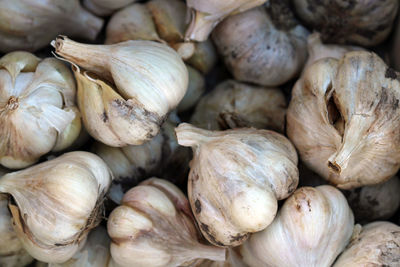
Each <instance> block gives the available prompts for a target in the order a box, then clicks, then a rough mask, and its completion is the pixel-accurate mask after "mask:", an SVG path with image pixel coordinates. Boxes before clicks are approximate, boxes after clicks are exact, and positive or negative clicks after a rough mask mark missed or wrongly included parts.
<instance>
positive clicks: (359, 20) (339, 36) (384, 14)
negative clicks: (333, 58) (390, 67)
mask: <svg viewBox="0 0 400 267" xmlns="http://www.w3.org/2000/svg"><path fill="white" fill-rule="evenodd" d="M293 4H294V9H295V11H296V13H297V15H298V16H299V17H300V18H301V19H302V20H303V21H304V22H305V23H306V24H308V25H309V26H310V27H312V28H313V29H314V30H316V31H318V32H320V33H321V35H322V39H323V40H324V41H328V42H334V43H340V44H344V43H353V44H358V45H362V46H374V45H377V44H379V43H381V42H383V41H384V40H385V39H386V37H387V36H388V35H389V33H390V32H391V29H392V24H393V21H394V19H395V17H396V14H397V10H398V7H399V2H398V0H383V1H375V0H364V1H341V0H333V1H332V0H322V1H319V0H318V1H317V0H294V1H293Z"/></svg>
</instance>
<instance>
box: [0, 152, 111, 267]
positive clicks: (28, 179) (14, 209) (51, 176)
mask: <svg viewBox="0 0 400 267" xmlns="http://www.w3.org/2000/svg"><path fill="white" fill-rule="evenodd" d="M110 183H111V175H110V172H109V170H108V168H107V166H106V164H105V163H104V162H103V161H102V160H101V159H100V158H99V157H97V156H96V155H94V154H91V153H88V152H80V151H78V152H71V153H66V154H64V155H62V156H60V157H58V158H56V159H53V160H50V161H47V162H44V163H41V164H38V165H35V166H33V167H30V168H27V169H24V170H22V171H17V172H13V173H9V174H6V175H4V176H3V177H2V178H1V179H0V192H1V193H7V194H10V195H11V196H12V198H13V200H14V201H15V202H11V203H10V204H9V209H10V210H11V214H12V218H13V226H14V230H15V232H16V234H17V236H18V238H19V240H20V241H21V242H22V245H23V247H24V248H25V249H26V250H27V251H28V252H29V254H30V255H32V257H34V258H35V259H37V260H40V261H44V262H50V263H62V262H65V261H67V260H69V259H70V258H71V257H72V256H73V255H74V254H75V252H77V251H78V250H79V248H80V247H81V246H83V245H84V243H85V240H86V237H87V234H88V232H89V231H90V229H92V228H94V227H96V226H97V225H98V223H99V222H100V216H101V212H102V203H103V199H104V195H105V194H106V192H107V190H108V187H109V186H110Z"/></svg>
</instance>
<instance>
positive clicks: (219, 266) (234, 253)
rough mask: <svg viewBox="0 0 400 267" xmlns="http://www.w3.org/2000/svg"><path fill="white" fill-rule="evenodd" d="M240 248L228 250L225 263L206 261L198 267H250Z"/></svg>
mask: <svg viewBox="0 0 400 267" xmlns="http://www.w3.org/2000/svg"><path fill="white" fill-rule="evenodd" d="M239 248H240V247H236V248H227V249H226V254H227V255H226V260H225V261H212V260H204V261H203V262H202V263H201V264H200V265H198V267H248V266H247V264H245V263H244V262H243V259H242V255H240V251H239Z"/></svg>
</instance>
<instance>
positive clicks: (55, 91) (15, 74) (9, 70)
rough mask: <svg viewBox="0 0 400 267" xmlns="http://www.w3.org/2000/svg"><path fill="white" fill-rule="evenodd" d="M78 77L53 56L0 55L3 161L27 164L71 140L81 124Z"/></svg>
mask: <svg viewBox="0 0 400 267" xmlns="http://www.w3.org/2000/svg"><path fill="white" fill-rule="evenodd" d="M75 90H76V89H75V81H74V78H73V77H72V74H71V72H70V71H69V69H68V68H67V67H66V66H65V65H64V64H63V63H62V62H60V61H58V60H56V59H54V58H46V59H43V60H41V59H39V58H37V57H36V56H34V55H33V54H31V53H28V52H11V53H8V54H6V55H5V56H3V57H2V58H1V59H0V124H1V125H2V127H1V130H0V164H2V165H3V166H5V167H7V168H14V169H17V168H24V167H27V166H29V165H31V164H33V163H35V162H36V161H37V160H38V159H39V157H41V156H42V155H44V154H46V153H48V152H50V151H51V150H57V151H59V150H62V149H64V148H66V147H68V146H69V145H71V144H72V143H73V142H74V141H75V139H76V138H77V137H78V135H79V132H80V129H81V121H80V117H79V111H78V110H77V108H76V106H75V105H76V104H75V94H76V91H75Z"/></svg>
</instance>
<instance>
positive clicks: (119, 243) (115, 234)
mask: <svg viewBox="0 0 400 267" xmlns="http://www.w3.org/2000/svg"><path fill="white" fill-rule="evenodd" d="M107 229H108V234H109V236H110V237H111V240H112V241H111V248H110V249H111V256H112V258H113V261H114V262H115V263H116V264H117V265H118V266H121V267H124V266H127V267H128V266H135V267H142V266H143V267H145V266H146V267H161V266H165V267H167V266H168V267H173V266H192V265H191V264H193V263H194V262H196V261H198V260H201V259H211V260H217V261H218V260H224V259H225V249H222V248H218V247H214V246H211V245H204V244H202V243H200V239H199V234H198V232H197V229H196V226H195V222H194V219H193V216H192V213H191V210H190V206H189V203H188V200H187V198H186V197H185V195H184V194H183V193H182V192H181V191H180V190H179V189H178V188H177V187H176V186H175V185H173V184H172V183H170V182H168V181H166V180H162V179H158V178H150V179H148V180H145V181H144V182H142V183H141V184H139V185H138V186H136V187H134V188H132V189H131V190H129V191H128V192H127V193H126V194H125V195H124V197H123V199H122V204H121V206H119V207H117V208H116V209H114V210H113V211H112V213H111V214H110V216H109V218H108V223H107Z"/></svg>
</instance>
